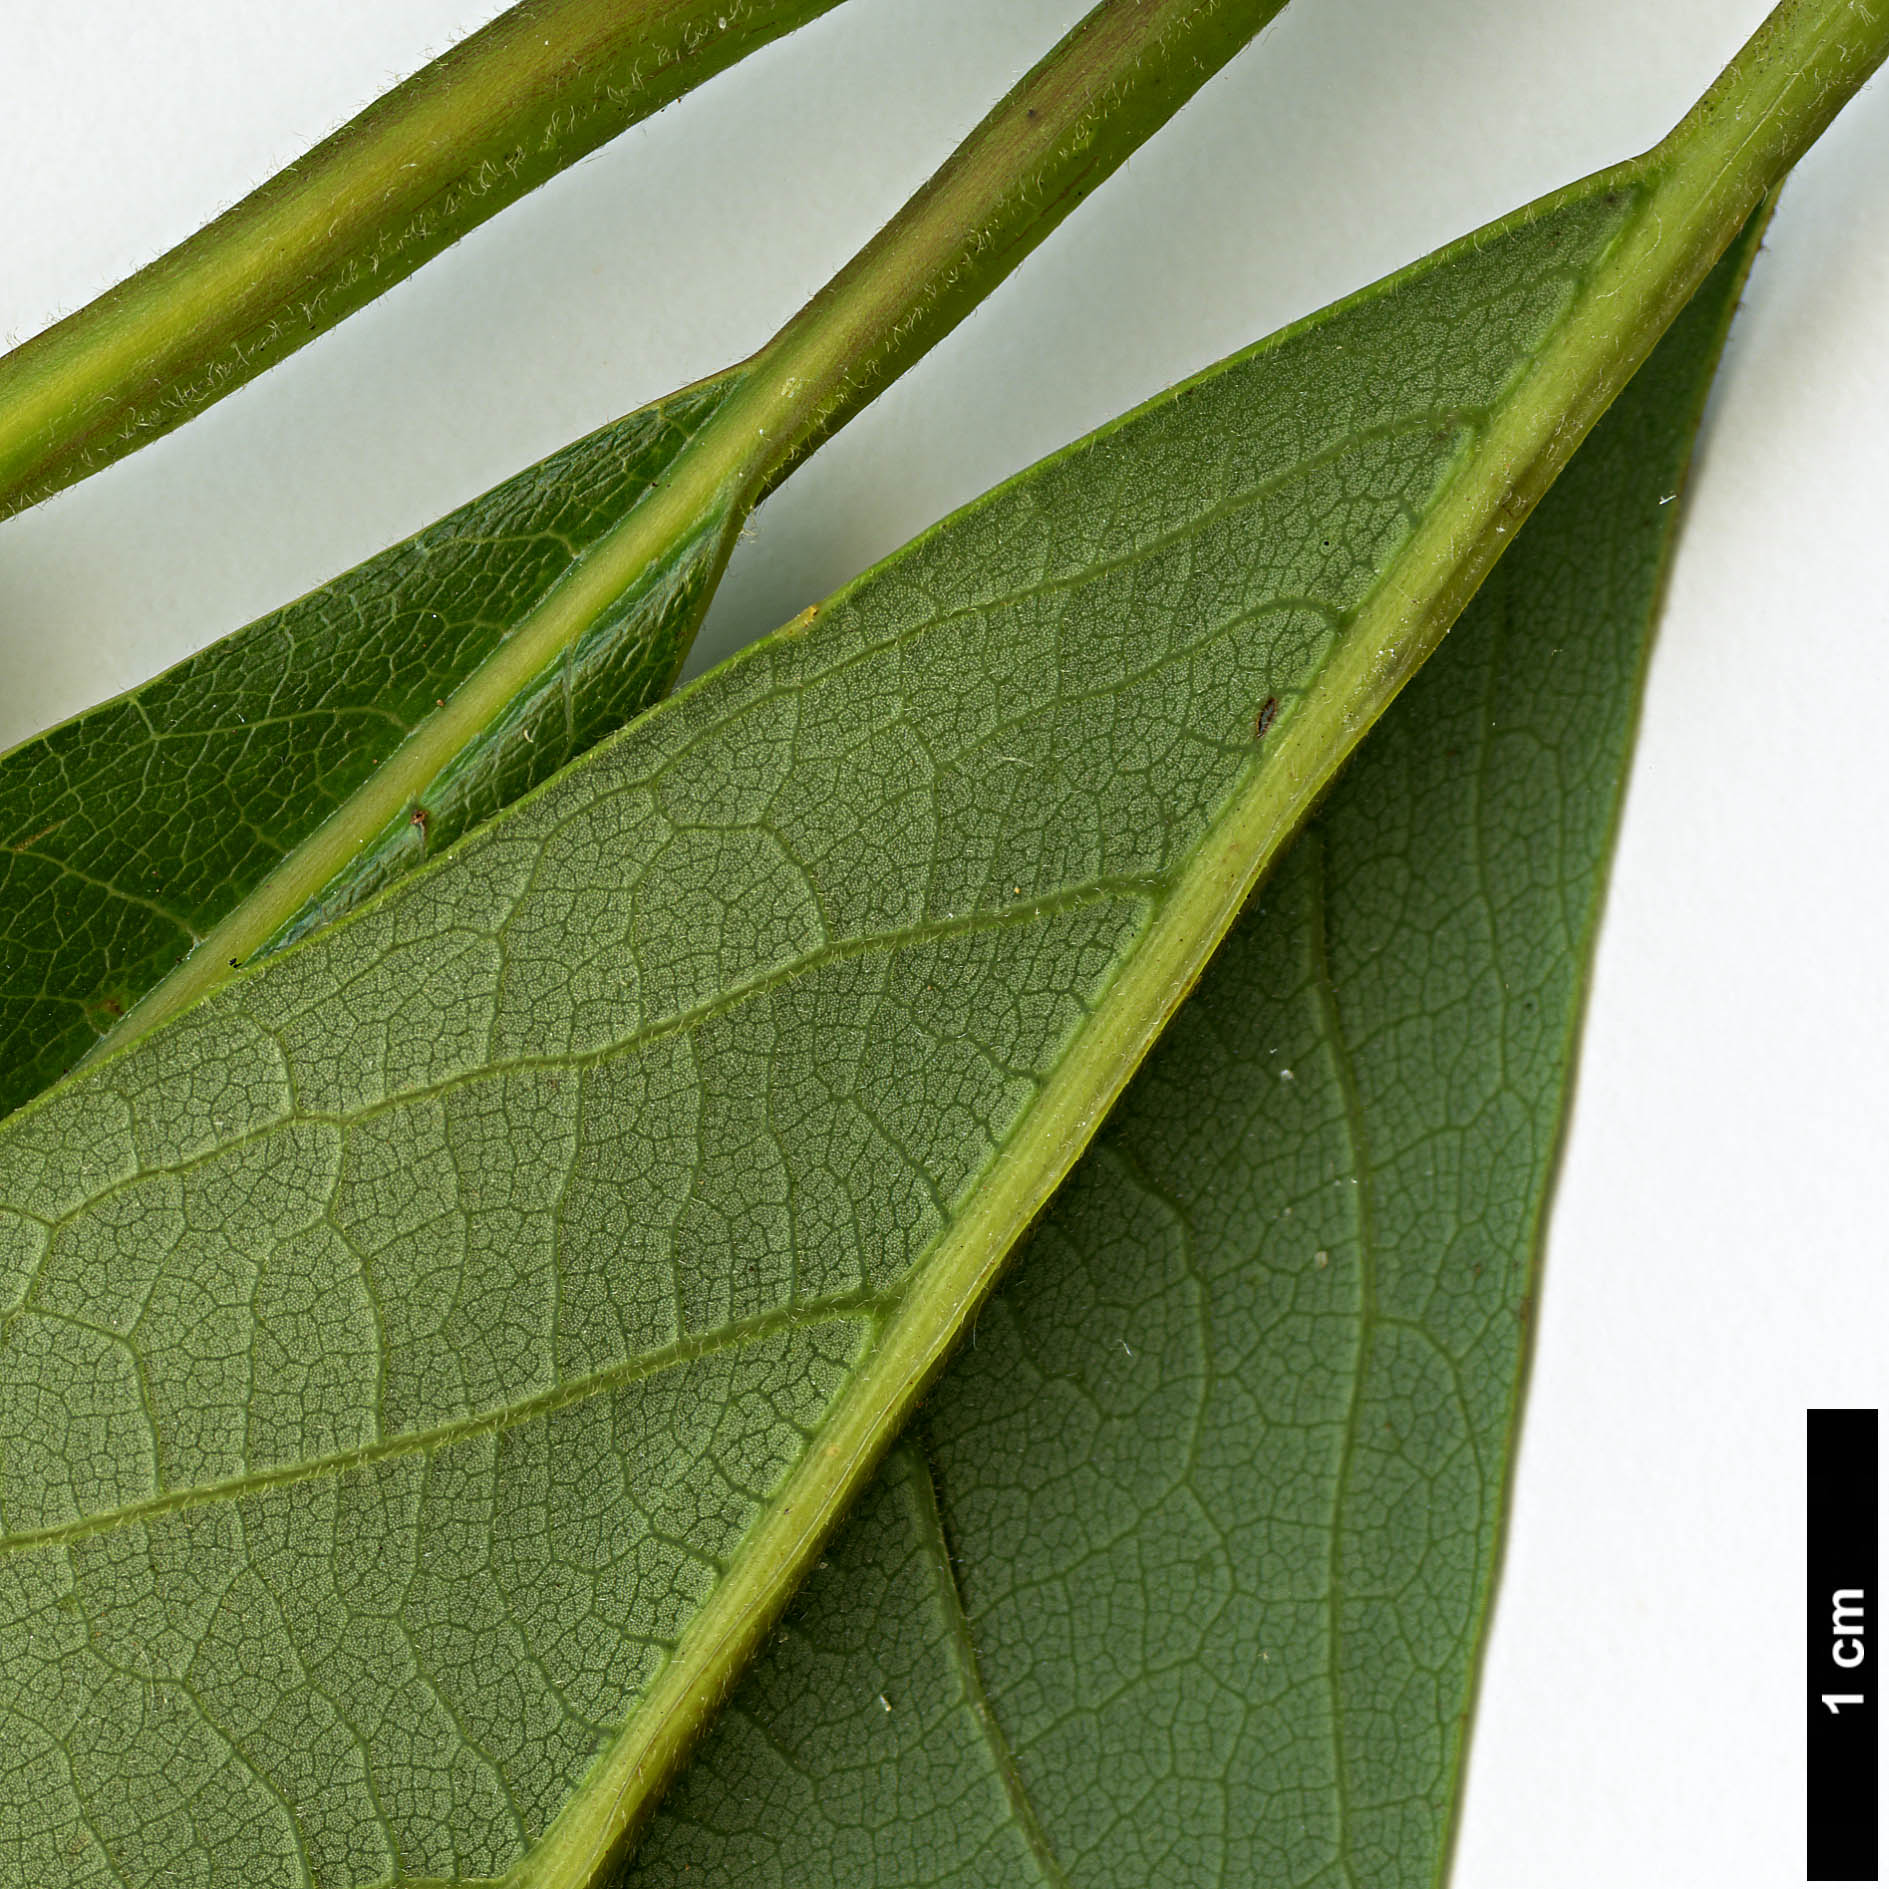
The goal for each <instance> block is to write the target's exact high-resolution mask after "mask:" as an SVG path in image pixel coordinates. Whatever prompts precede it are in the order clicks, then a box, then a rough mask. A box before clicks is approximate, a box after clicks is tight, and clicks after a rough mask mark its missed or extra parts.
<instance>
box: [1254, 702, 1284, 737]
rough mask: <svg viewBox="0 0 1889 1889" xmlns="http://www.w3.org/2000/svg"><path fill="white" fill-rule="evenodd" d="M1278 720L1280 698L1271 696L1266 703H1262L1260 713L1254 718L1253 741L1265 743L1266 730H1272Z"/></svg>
mask: <svg viewBox="0 0 1889 1889" xmlns="http://www.w3.org/2000/svg"><path fill="white" fill-rule="evenodd" d="M1278 718H1279V698H1278V696H1276V695H1269V696H1267V698H1266V699H1265V701H1263V702H1262V703H1260V705H1259V713H1258V714H1257V715H1255V716H1254V717H1253V739H1254V740H1255V741H1264V740H1265V739H1266V730H1267V729H1268V728H1270V727H1271V726H1272V725H1273V723H1274V722H1275V721H1277V720H1278Z"/></svg>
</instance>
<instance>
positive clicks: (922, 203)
mask: <svg viewBox="0 0 1889 1889" xmlns="http://www.w3.org/2000/svg"><path fill="white" fill-rule="evenodd" d="M1282 3H1283V0H1226V3H1225V4H1220V5H1216V6H1209V7H1202V6H1200V5H1199V4H1198V3H1197V0H1102V4H1101V5H1099V6H1097V7H1096V8H1095V9H1094V10H1093V11H1092V12H1091V13H1090V14H1088V15H1087V16H1086V17H1085V18H1084V19H1083V20H1082V21H1081V22H1080V23H1079V24H1078V25H1077V26H1076V27H1075V29H1074V30H1073V31H1071V32H1070V33H1068V34H1067V35H1065V37H1064V38H1063V40H1062V41H1061V42H1060V43H1059V44H1058V45H1057V46H1056V47H1055V48H1053V49H1052V50H1051V52H1050V53H1049V54H1048V55H1047V56H1046V57H1045V58H1043V59H1042V60H1041V61H1039V62H1038V64H1037V65H1036V66H1035V67H1034V68H1033V69H1032V70H1031V71H1030V72H1029V73H1027V74H1026V75H1025V76H1024V78H1023V79H1022V80H1021V81H1020V82H1019V83H1018V84H1017V85H1016V86H1015V87H1014V88H1013V89H1012V90H1011V92H1010V93H1009V94H1008V95H1007V96H1006V97H1005V98H1004V99H1003V100H1002V101H1001V102H1000V103H999V104H998V106H997V107H996V108H995V109H994V110H993V111H992V112H991V113H990V114H989V115H988V116H987V117H986V118H985V119H984V121H983V122H982V123H981V124H980V125H979V126H978V127H977V128H976V129H975V130H974V131H973V132H972V133H971V135H970V136H969V137H968V138H966V139H965V140H964V142H963V143H962V144H961V145H960V146H959V147H958V149H957V150H956V151H955V152H953V153H952V155H951V157H950V158H949V159H948V160H947V161H946V163H945V164H944V165H943V166H942V167H941V168H940V169H939V171H938V172H937V174H936V175H935V176H933V177H932V178H931V179H930V180H929V181H928V182H927V183H926V184H925V186H924V187H923V188H922V189H921V190H920V191H919V192H918V193H917V194H916V195H915V196H914V197H913V198H912V199H911V200H910V202H908V203H907V204H906V206H905V207H904V209H903V210H901V212H900V213H899V215H898V216H897V217H895V218H894V219H893V221H892V222H891V223H890V224H888V225H887V226H886V228H885V229H884V230H882V231H881V232H880V233H879V234H878V236H876V237H875V238H874V239H873V241H872V242H871V243H869V244H868V245H867V246H866V248H865V249H863V250H862V251H861V252H860V253H859V255H857V256H856V257H854V258H853V260H852V261H851V262H850V263H848V264H847V266H846V267H845V268H844V269H842V270H841V272H840V274H839V275H838V276H837V277H835V278H834V280H833V281H832V282H831V283H829V284H828V285H827V287H826V288H825V289H824V290H822V291H821V293H820V294H819V295H817V296H815V297H814V299H813V300H812V301H811V302H810V303H809V304H808V305H807V307H806V308H805V309H803V310H802V311H801V313H800V314H799V315H797V316H796V317H795V318H794V319H793V320H792V321H790V322H789V323H788V324H787V326H786V327H785V328H784V329H782V330H781V332H780V333H779V334H778V335H777V336H775V338H774V339H773V340H772V341H771V342H770V343H769V344H768V345H767V346H766V347H765V348H763V349H762V350H761V351H760V352H759V353H758V354H756V355H755V356H753V357H752V358H751V359H750V360H748V361H746V362H744V363H742V364H740V365H739V366H738V367H736V368H734V369H731V370H730V371H729V372H728V373H726V374H724V375H721V376H719V377H717V378H715V379H713V380H711V381H707V382H704V383H702V384H701V385H699V386H697V387H694V388H689V389H685V390H684V391H683V392H681V393H679V394H677V395H674V396H672V397H671V399H669V400H667V401H664V402H662V403H659V404H658V405H656V406H654V407H651V408H647V409H644V410H643V411H642V412H640V413H637V414H632V415H631V416H630V417H629V418H628V419H626V420H623V421H620V422H618V423H617V424H616V425H615V426H613V427H608V428H605V429H604V430H603V431H602V432H600V433H598V434H595V435H593V436H591V438H589V439H588V440H584V441H580V442H579V443H578V444H577V445H576V446H573V447H571V448H569V449H567V450H566V451H565V452H563V453H561V454H558V455H555V456H554V457H553V458H551V459H549V460H547V461H544V462H542V463H541V464H540V465H538V466H536V467H533V468H531V469H530V470H528V471H527V472H524V473H521V474H519V475H518V477H517V478H515V479H513V480H511V481H509V482H508V483H507V484H506V485H504V486H501V487H499V488H498V489H497V490H496V491H495V492H492V493H489V494H487V495H486V497H484V498H483V499H479V500H475V501H474V502H473V503H472V504H471V505H469V506H467V507H465V508H463V509H462V510H461V511H459V512H457V513H455V514H454V515H453V516H452V517H451V518H449V519H447V520H446V521H444V522H443V523H442V524H440V525H437V526H435V527H433V528H431V529H430V530H428V531H426V532H423V533H421V534H420V535H419V536H418V537H416V538H414V539H411V540H409V541H408V542H407V543H405V544H403V545H398V546H395V547H394V548H393V549H392V550H391V551H388V552H385V553H383V554H382V555H381V556H380V557H378V558H375V559H373V560H371V561H370V562H369V563H367V564H366V565H364V566H362V567H361V568H360V569H359V570H357V571H354V572H352V573H350V574H348V575H347V576H345V577H342V578H340V579H337V580H336V581H335V582H334V583H332V584H329V585H327V586H324V587H323V588H322V589H321V590H319V591H316V592H314V593H312V594H311V595H310V596H308V597H305V598H304V599H302V601H301V602H300V603H298V604H295V605H292V606H290V607H289V609H287V610H285V611H282V612H278V613H277V614H276V615H274V616H272V617H269V618H266V619H264V620H263V621H262V622H261V623H259V624H257V625H254V626H252V627H251V628H250V629H249V630H247V631H243V632H240V633H239V634H238V635H237V636H236V637H235V638H233V639H231V640H230V641H229V642H228V643H226V644H224V645H221V646H219V647H217V648H215V649H212V650H210V651H209V652H207V653H205V654H202V655H199V656H197V657H193V658H192V659H190V660H189V661H188V662H186V663H184V664H182V665H181V666H180V667H178V668H177V669H175V670H173V671H172V672H171V673H170V674H169V675H168V676H165V677H161V678H159V680H158V681H157V682H155V683H152V684H149V685H147V686H146V687H144V688H142V689H139V690H135V691H133V692H132V693H131V694H130V695H128V696H125V697H123V698H121V699H120V700H119V701H117V702H114V703H109V704H107V705H106V706H105V707H104V708H102V709H99V710H95V711H93V712H91V713H90V714H87V715H83V716H80V717H79V718H77V719H76V720H75V721H73V722H70V723H68V724H66V725H65V726H64V727H62V728H60V729H57V730H55V731H53V733H52V734H51V735H48V736H45V737H42V738H40V739H39V740H37V741H34V742H30V743H28V744H26V745H25V746H24V747H22V748H21V749H19V750H16V751H15V752H14V753H13V754H11V755H9V756H7V757H5V758H4V759H0V834H4V835H5V836H6V837H7V839H8V841H9V842H10V844H11V846H12V849H13V853H14V858H15V863H14V865H13V866H12V868H11V872H10V876H9V877H8V878H7V879H6V880H5V881H0V893H4V894H10V895H11V896H10V897H9V898H8V900H7V917H6V923H5V926H4V928H3V929H0V1109H4V1108H5V1107H8V1106H12V1105H17V1104H18V1103H19V1102H21V1101H23V1100H25V1099H26V1097H28V1096H29V1095H32V1094H34V1093H37V1092H38V1090H39V1089H40V1088H42V1087H43V1086H44V1085H45V1083H46V1082H47V1081H49V1080H50V1079H52V1078H53V1077H54V1076H55V1075H56V1074H58V1073H59V1072H60V1071H61V1070H62V1069H64V1068H66V1067H68V1066H70V1065H71V1064H72V1063H73V1062H74V1061H76V1060H77V1059H78V1058H79V1057H80V1056H81V1055H82V1054H84V1053H85V1052H87V1051H89V1050H91V1049H92V1048H93V1047H94V1046H95V1045H96V1044H97V1043H98V1042H100V1041H101V1040H105V1039H109V1040H110V1041H112V1042H114V1043H123V1042H125V1041H128V1040H131V1039H133V1038H135V1037H136V1036H138V1035H141V1034H143V1033H144V1032H145V1031H147V1030H149V1029H150V1028H152V1027H153V1026H154V1025H155V1024H157V1023H158V1022H161V1021H163V1020H165V1019H166V1018H169V1017H171V1016H174V1015H176V1014H177V1013H178V1012H179V1011H181V1010H183V1009H185V1008H187V1007H188V1006H189V1005H190V1004H191V1003H192V1002H194V1001H196V1000H197V999H199V998H200V997H201V996H203V995H204V993H205V992H207V991H209V990H212V989H214V988H216V986H217V985H219V984H220V983H222V982H224V981H226V979H227V977H228V976H229V974H230V973H231V972H232V971H233V970H235V969H236V968H238V967H239V966H240V965H242V964H244V963H245V962H250V961H253V960H254V959H255V958H256V957H257V956H259V955H262V954H265V953H267V952H269V951H272V950H275V949H278V948H280V947H281V946H282V945H283V944H284V943H287V942H292V941H293V940H294V939H296V938H298V937H301V936H303V935H306V934H307V933H308V932H309V931H311V930H313V929H315V928H316V927H318V926H319V925H321V924H322V923H325V922H327V921H329V920H330V919H332V918H334V917H336V916H338V915H339V914H340V913H342V912H345V911H347V910H350V909H352V908H353V907H354V906H355V905H357V904H358V903H359V902H360V900H361V899H362V898H364V897H366V896H367V895H368V894H370V893H372V892H373V891H375V890H376V889H378V888H379V887H381V886H383V885H385V884H387V883H388V882H390V881H391V880H392V879H393V878H395V877H398V876H399V875H400V874H401V873H403V872H405V871H406V870H408V869H409V868H410V867H412V866H413V865H415V864H417V863H418V862H419V861H420V860H421V859H422V858H423V857H424V856H425V855H426V853H427V852H429V851H437V850H438V849H440V848H441V847H443V846H445V845H447V844H449V843H450V842H451V841H452V840H454V839H456V838H457V837H459V835H460V834H462V833H463V832H465V831H466V830H467V829H468V828H469V827H470V826H472V825H473V824H475V823H476V822H477V821H478V820H480V819H483V818H485V817H487V816H489V815H490V814H492V813H495V812H496V811H498V809H499V808H500V807H502V806H503V805H505V804H506V803H507V801H509V800H511V799H514V798H516V797H517V795H519V794H520V793H522V792H524V791H525V790H526V789H527V788H530V787H532V786H535V785H536V784H537V783H538V782H540V781H542V780H544V779H545V778H546V777H547V776H548V775H550V774H551V773H552V772H554V771H555V769H556V768H557V767H558V766H559V765H561V764H562V763H563V762H565V761H566V760H568V759H569V758H570V757H571V756H572V755H573V754H575V753H577V752H579V751H581V750H582V749H583V748H584V747H586V746H588V745H589V744H590V743H591V742H593V741H595V740H596V739H597V738H598V737H599V736H600V735H602V734H603V733H605V732H607V731H608V730H609V729H610V728H612V727H614V726H617V725H619V724H621V723H622V722H624V721H626V720H628V719H629V718H630V717H631V716H633V715H634V714H636V713H637V712H638V711H639V710H641V709H642V708H644V707H645V706H647V704H648V703H649V702H650V701H651V700H652V699H654V698H655V697H656V696H658V695H660V694H661V693H662V692H663V691H665V690H666V689H667V688H668V686H669V684H670V682H671V681H672V680H673V678H674V675H675V672H676V669H677V667H678V665H679V664H680V662H681V660H682V657H683V654H684V653H685V651H686V650H687V648H688V644H689V641H690V639H691V638H692V636H693V635H694V632H695V628H696V625H697V623H698V622H699V621H700V618H701V615H702V612H703V611H704V609H705V608H706V606H707V602H708V599H709V596H710V594H711V592H712V590H713V588H714V585H715V583H716V582H717V580H718V579H719V577H720V575H721V570H722V566H723V563H724V561H725V559H726V557H727V554H728V550H729V547H730V544H731V541H732V539H733V537H734V535H735V533H736V531H737V530H738V529H739V527H740V524H741V522H742V520H743V519H745V517H746V516H747V514H748V512H749V510H750V509H751V508H752V506H753V505H754V504H756V503H757V502H758V501H759V499H760V497H761V495H762V494H763V493H764V492H765V491H766V490H768V489H769V488H770V487H771V486H773V485H774V484H776V483H778V482H779V481H780V480H781V479H782V478H784V477H785V476H786V475H787V474H788V472H789V471H790V470H791V469H792V467H793V466H794V465H795V464H796V463H797V462H798V461H799V460H800V459H801V458H802V457H804V456H805V455H806V454H807V453H808V452H810V451H812V450H813V448H814V447H815V446H816V445H817V444H818V443H819V442H820V441H821V440H822V439H824V438H825V437H826V436H827V435H829V434H830V433H831V432H833V431H834V430H835V429H836V428H837V427H838V426H840V425H842V424H844V422H845V421H846V419H847V418H848V417H850V416H851V414H853V413H854V412H856V411H857V410H858V409H859V408H860V407H861V406H863V405H864V404H866V402H867V401H869V400H870V399H871V398H872V397H873V396H874V395H875V394H876V393H877V392H879V391H880V390H882V389H883V387H885V386H886V385H887V384H889V382H890V381H891V380H892V379H894V378H896V376H897V375H898V374H899V373H901V372H902V371H903V370H904V369H905V368H906V367H908V366H910V365H911V363H912V361H914V360H915V359H917V358H918V357H919V356H920V355H922V354H923V353H924V352H925V350H926V349H927V348H929V347H930V346H932V344H933V343H935V342H936V341H937V340H938V339H939V338H940V337H941V336H943V335H944V334H946V333H948V332H949V331H950V330H951V328H952V327H953V326H955V325H956V323H957V322H958V321H960V320H961V319H962V318H963V317H964V315H965V314H966V313H968V312H969V310H970V309H971V308H972V307H974V306H975V305H976V304H977V302H978V301H979V300H980V299H981V298H982V297H983V296H985V295H987V294H988V293H989V292H990V290H991V289H992V288H993V287H994V286H995V285H996V284H997V283H998V282H1000V281H1002V280H1003V279H1004V278H1005V277H1006V276H1007V275H1008V274H1009V273H1010V271H1011V270H1012V269H1014V268H1015V267H1016V266H1017V264H1018V263H1019V262H1021V261H1022V260H1023V258H1024V257H1025V256H1027V255H1028V254H1029V253H1030V251H1031V250H1032V249H1033V248H1034V247H1035V246H1036V245H1037V244H1038V243H1039V242H1041V241H1042V240H1043V238H1044V237H1045V236H1047V235H1048V234H1049V232H1050V231H1051V230H1053V229H1054V228H1055V227H1056V225H1057V224H1058V223H1060V222H1061V220H1062V218H1063V217H1064V216H1065V215H1067V213H1068V212H1069V210H1070V209H1072V208H1073V207H1074V206H1075V204H1077V203H1078V202H1080V201H1081V200H1082V198H1083V196H1084V195H1085V194H1086V193H1087V192H1088V191H1089V190H1091V189H1093V188H1094V186H1095V185H1096V184H1097V183H1098V182H1100V181H1101V180H1102V179H1103V178H1105V177H1107V176H1108V175H1109V174H1110V172H1112V171H1113V170H1114V169H1115V167H1116V166H1117V165H1118V164H1119V163H1120V162H1121V161H1122V160H1123V158H1125V157H1126V156H1127V155H1128V153H1129V152H1131V151H1132V150H1134V149H1135V148H1136V147H1137V146H1138V145H1139V144H1140V143H1141V142H1142V141H1143V140H1145V139H1146V138H1147V137H1148V136H1149V135H1150V134H1151V133H1152V132H1153V131H1155V130H1156V129H1158V128H1159V127H1160V126H1161V125H1162V124H1164V123H1165V122H1166V120H1167V119H1168V118H1169V117H1171V116H1172V115H1173V113H1174V112H1175V111H1176V110H1178V109H1179V108H1180V106H1181V105H1182V104H1184V103H1185V102H1186V100H1187V99H1188V98H1190V97H1192V96H1193V94H1194V93H1195V92H1196V91H1198V89H1199V88H1200V86H1201V85H1203V84H1204V83H1205V82H1206V80H1207V79H1209V78H1210V77H1212V76H1213V74H1214V73H1215V72H1217V71H1218V70H1219V69H1220V67H1221V66H1223V65H1224V64H1225V63H1226V61H1227V60H1228V59H1230V58H1231V57H1232V56H1233V55H1234V54H1235V53H1236V52H1238V51H1239V50H1240V48H1241V47H1243V46H1244V45H1245V44H1246V43H1247V41H1248V40H1250V39H1251V38H1252V36H1253V35H1254V34H1255V33H1257V32H1258V31H1259V29H1260V28H1261V27H1262V26H1263V25H1264V24H1265V23H1266V22H1267V21H1268V20H1270V19H1271V18H1272V16H1273V15H1274V14H1275V13H1276V12H1277V11H1278V10H1279V7H1280V5H1281V4H1282Z"/></svg>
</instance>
